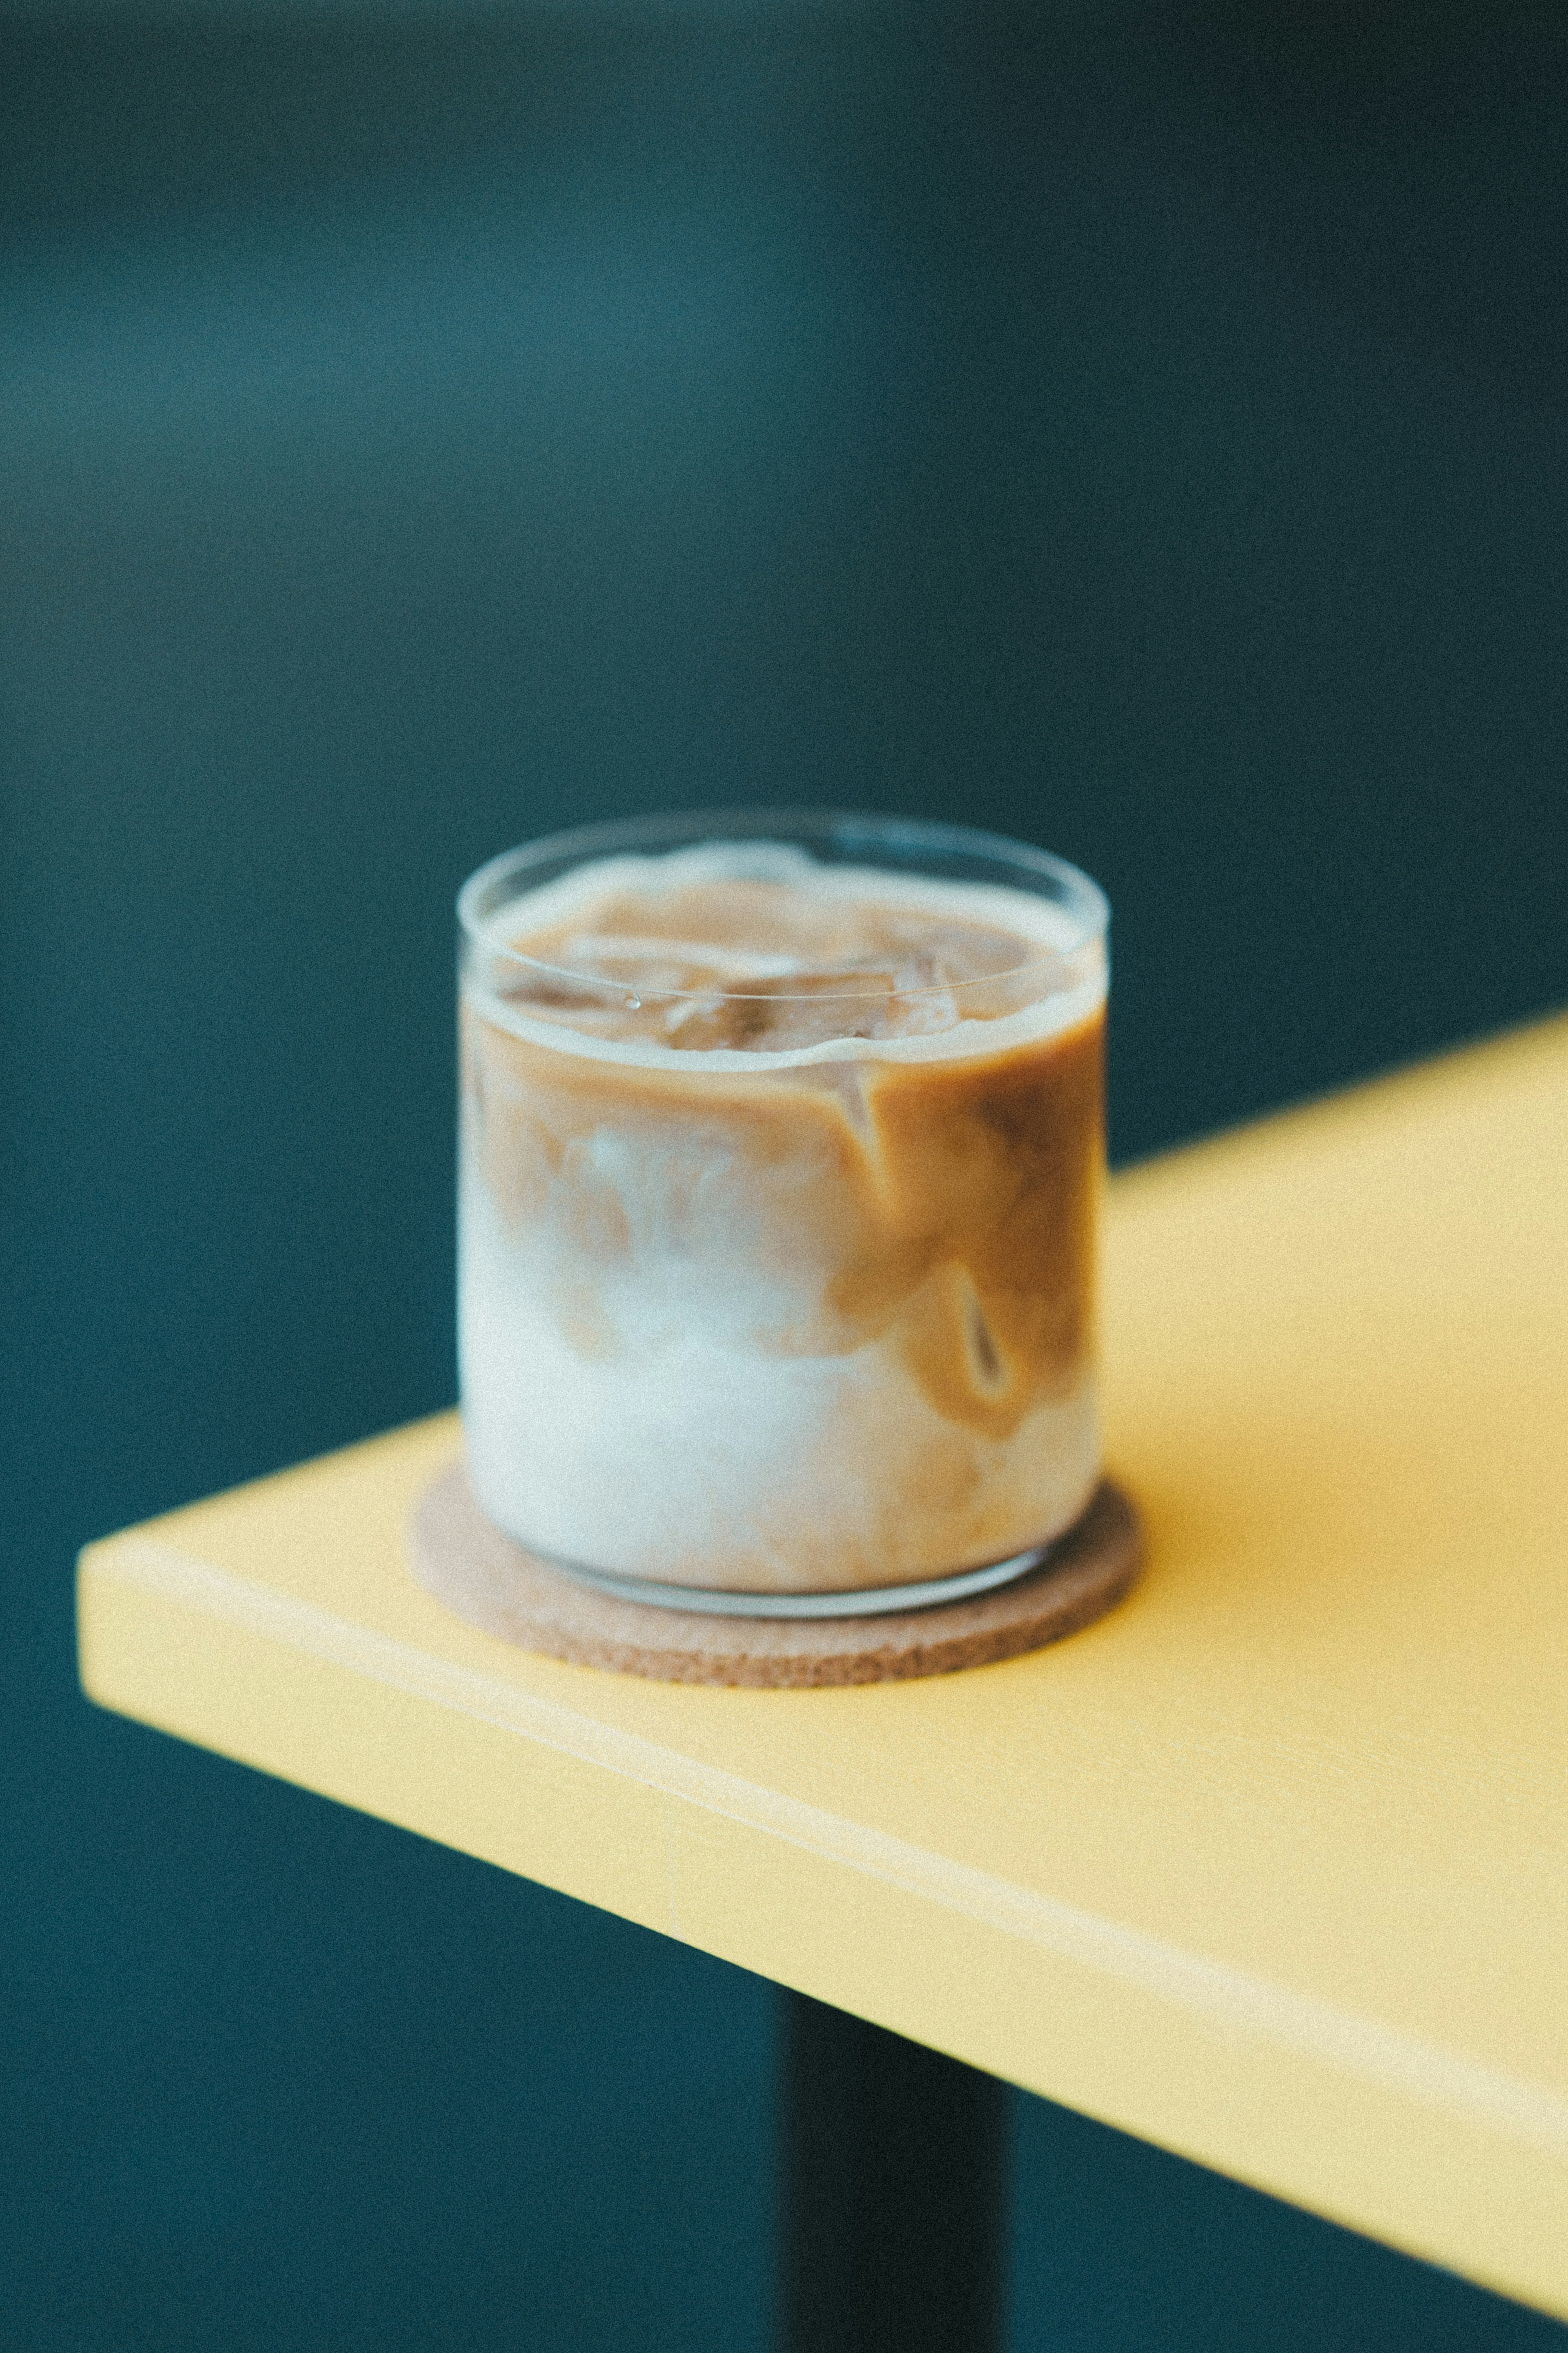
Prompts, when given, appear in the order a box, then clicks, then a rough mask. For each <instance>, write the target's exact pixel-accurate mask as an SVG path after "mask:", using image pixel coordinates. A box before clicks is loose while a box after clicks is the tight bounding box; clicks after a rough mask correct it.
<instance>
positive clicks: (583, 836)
mask: <svg viewBox="0 0 1568 2353" xmlns="http://www.w3.org/2000/svg"><path fill="white" fill-rule="evenodd" d="M458 915H459V931H460V994H461V1031H462V1100H461V1140H460V1152H459V1221H458V1222H459V1247H458V1270H459V1271H458V1318H459V1347H460V1359H461V1376H462V1407H463V1419H464V1426H465V1437H466V1444H467V1451H468V1471H469V1477H470V1480H471V1482H472V1485H473V1488H474V1491H475V1493H476V1495H477V1497H478V1499H479V1503H480V1504H481V1506H482V1507H483V1509H484V1510H485V1512H486V1513H487V1514H489V1517H490V1518H491V1519H492V1520H493V1521H494V1522H495V1523H496V1524H497V1525H499V1526H500V1527H501V1528H502V1529H504V1530H505V1531H506V1532H507V1533H508V1534H510V1535H512V1536H514V1537H516V1538H517V1539H518V1540H519V1541H520V1542H521V1544H523V1545H524V1546H527V1547H528V1548H529V1549H530V1550H531V1551H533V1552H535V1553H538V1554H540V1555H542V1556H544V1557H546V1558H548V1559H551V1560H553V1561H555V1562H556V1563H558V1564H559V1565H561V1566H562V1567H565V1568H568V1569H570V1570H572V1571H574V1572H575V1573H576V1574H578V1575H580V1576H584V1577H589V1578H590V1579H591V1580H592V1581H594V1582H595V1583H597V1584H599V1585H601V1586H605V1587H608V1588H609V1589H610V1590H612V1591H614V1592H617V1593H623V1594H628V1595H631V1596H633V1597H634V1598H636V1599H643V1600H649V1601H655V1602H666V1603H674V1604H677V1605H679V1607H682V1608H686V1609H691V1608H707V1609H734V1610H739V1611H742V1612H744V1613H746V1614H751V1615H759V1614H761V1615H774V1616H778V1615H796V1614H798V1615H814V1614H833V1615H838V1614H842V1613H845V1612H847V1611H854V1610H876V1609H889V1608H894V1607H898V1608H905V1607H909V1606H911V1605H912V1604H915V1603H919V1602H929V1601H935V1600H940V1599H949V1598H951V1597H952V1596H954V1595H956V1594H959V1593H963V1592H967V1591H973V1590H978V1589H981V1588H984V1587H986V1586H989V1585H994V1584H997V1583H1000V1582H1001V1581H1002V1580H1003V1579H1005V1577H1010V1576H1014V1575H1016V1574H1019V1573H1021V1572H1022V1571H1023V1570H1024V1569H1025V1568H1026V1567H1030V1566H1032V1565H1033V1563H1034V1562H1035V1561H1036V1560H1037V1559H1038V1557H1039V1556H1040V1553H1041V1551H1042V1549H1043V1548H1044V1547H1045V1546H1048V1545H1049V1543H1050V1542H1051V1541H1052V1539H1053V1538H1055V1537H1057V1536H1058V1535H1061V1534H1062V1533H1063V1531H1065V1530H1066V1529H1067V1528H1068V1527H1069V1526H1070V1525H1072V1523H1073V1522H1074V1521H1075V1520H1076V1519H1077V1518H1078V1517H1079V1514H1081V1513H1082V1511H1083V1510H1084V1508H1085V1506H1086V1505H1087V1504H1088V1502H1089V1498H1090V1496H1091V1494H1092V1493H1093V1492H1094V1489H1095V1487H1096V1485H1097V1484H1098V1482H1099V1478H1100V1441H1099V1434H1098V1428H1097V1420H1096V1409H1095V1274H1096V1252H1097V1233H1098V1224H1099V1209H1100V1190H1101V1182H1102V1173H1103V1167H1104V1126H1103V1113H1102V1097H1103V1082H1102V1070H1103V1046H1104V1025H1105V997H1106V979H1107V957H1106V925H1107V920H1108V910H1107V906H1106V902H1105V899H1104V897H1103V895H1102V894H1101V892H1100V891H1099V889H1098V888H1097V887H1096V885H1095V884H1094V883H1093V882H1091V881H1089V879H1088V877H1087V876H1085V875H1083V874H1080V873H1079V872H1078V871H1077V870H1076V869H1075V868H1073V867H1071V866H1068V865H1065V864H1063V863H1062V861H1061V860H1058V859H1055V858H1051V857H1047V855H1046V854H1045V853H1044V852H1043V851H1040V850H1037V849H1029V848H1027V847H1026V846H1025V845H1023V844H1021V843H1017V842H1012V841H1008V840H1005V839H1002V838H1000V837H999V836H995V835H992V834H985V833H979V832H975V831H972V830H971V829H969V828H966V827H962V826H949V825H931V824H918V823H905V822H902V821H900V820H896V819H889V818H860V817H847V816H833V815H811V814H801V813H799V812H793V811H769V810H761V811H757V812H754V813H752V812H748V813H745V814H742V815H735V814H720V815H709V816H700V817H686V818H658V819H651V820H647V821H643V822H638V823H632V824H626V825H614V826H602V827H595V828H587V829H584V830H583V831H580V832H575V833H570V834H561V835H557V836H555V837H553V838H552V839H548V840H542V841H538V842H534V843H532V844H531V845H529V846H527V847H525V848H523V849H515V850H511V851H509V852H508V853H507V854H506V855H504V856H503V857H500V858H497V859H494V860H491V862H490V863H489V865H487V866H485V867H482V868H481V869H480V870H479V872H478V873H477V874H475V875H474V876H473V877H472V878H471V880H470V881H468V883H467V884H466V885H465V886H464V889H463V891H462V892H461V895H460V897H459V900H458Z"/></svg>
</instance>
